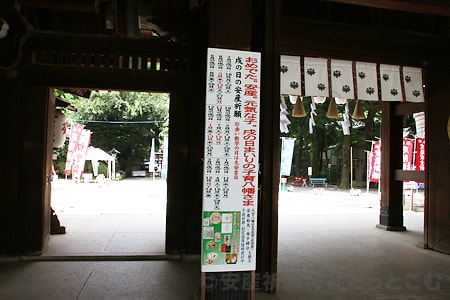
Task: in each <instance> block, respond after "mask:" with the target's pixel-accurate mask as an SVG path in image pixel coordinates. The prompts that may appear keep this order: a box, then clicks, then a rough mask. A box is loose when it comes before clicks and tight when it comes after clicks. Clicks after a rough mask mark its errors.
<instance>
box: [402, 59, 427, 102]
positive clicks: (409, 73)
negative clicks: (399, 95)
mask: <svg viewBox="0 0 450 300" xmlns="http://www.w3.org/2000/svg"><path fill="white" fill-rule="evenodd" d="M403 84H404V87H405V97H406V101H409V102H424V101H425V100H424V97H423V87H422V84H423V83H422V69H421V68H413V67H403Z"/></svg>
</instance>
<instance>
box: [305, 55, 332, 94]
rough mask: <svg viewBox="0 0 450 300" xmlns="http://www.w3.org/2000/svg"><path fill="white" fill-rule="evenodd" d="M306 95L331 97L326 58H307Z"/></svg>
mask: <svg viewBox="0 0 450 300" xmlns="http://www.w3.org/2000/svg"><path fill="white" fill-rule="evenodd" d="M304 69H305V70H304V72H305V95H306V96H325V97H328V96H330V92H329V89H330V87H329V86H328V65H327V59H326V58H314V57H305V63H304Z"/></svg>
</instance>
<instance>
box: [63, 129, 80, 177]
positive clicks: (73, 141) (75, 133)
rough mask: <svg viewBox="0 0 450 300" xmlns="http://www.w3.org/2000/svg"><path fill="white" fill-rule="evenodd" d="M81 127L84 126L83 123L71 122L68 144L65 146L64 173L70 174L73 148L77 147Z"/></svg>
mask: <svg viewBox="0 0 450 300" xmlns="http://www.w3.org/2000/svg"><path fill="white" fill-rule="evenodd" d="M83 128H84V125H80V124H72V127H71V130H70V137H69V145H68V148H67V157H66V168H65V173H66V175H70V171H71V169H72V163H73V158H74V154H75V150H76V149H77V145H78V141H79V140H80V137H81V132H83Z"/></svg>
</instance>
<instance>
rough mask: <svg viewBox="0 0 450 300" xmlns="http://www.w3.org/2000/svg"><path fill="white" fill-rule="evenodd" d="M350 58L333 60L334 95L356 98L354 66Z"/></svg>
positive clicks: (342, 97) (332, 84)
mask: <svg viewBox="0 0 450 300" xmlns="http://www.w3.org/2000/svg"><path fill="white" fill-rule="evenodd" d="M352 64H353V63H352V62H351V61H348V60H336V59H332V60H331V86H332V87H333V91H332V96H333V97H337V98H341V99H354V98H355V90H354V88H353V68H352Z"/></svg>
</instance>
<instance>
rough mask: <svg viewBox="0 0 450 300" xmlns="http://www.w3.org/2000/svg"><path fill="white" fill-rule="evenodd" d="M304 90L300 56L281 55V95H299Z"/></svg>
mask: <svg viewBox="0 0 450 300" xmlns="http://www.w3.org/2000/svg"><path fill="white" fill-rule="evenodd" d="M301 92H302V82H301V73H300V57H298V56H287V55H282V56H281V66H280V93H281V95H298V96H300V94H301Z"/></svg>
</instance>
